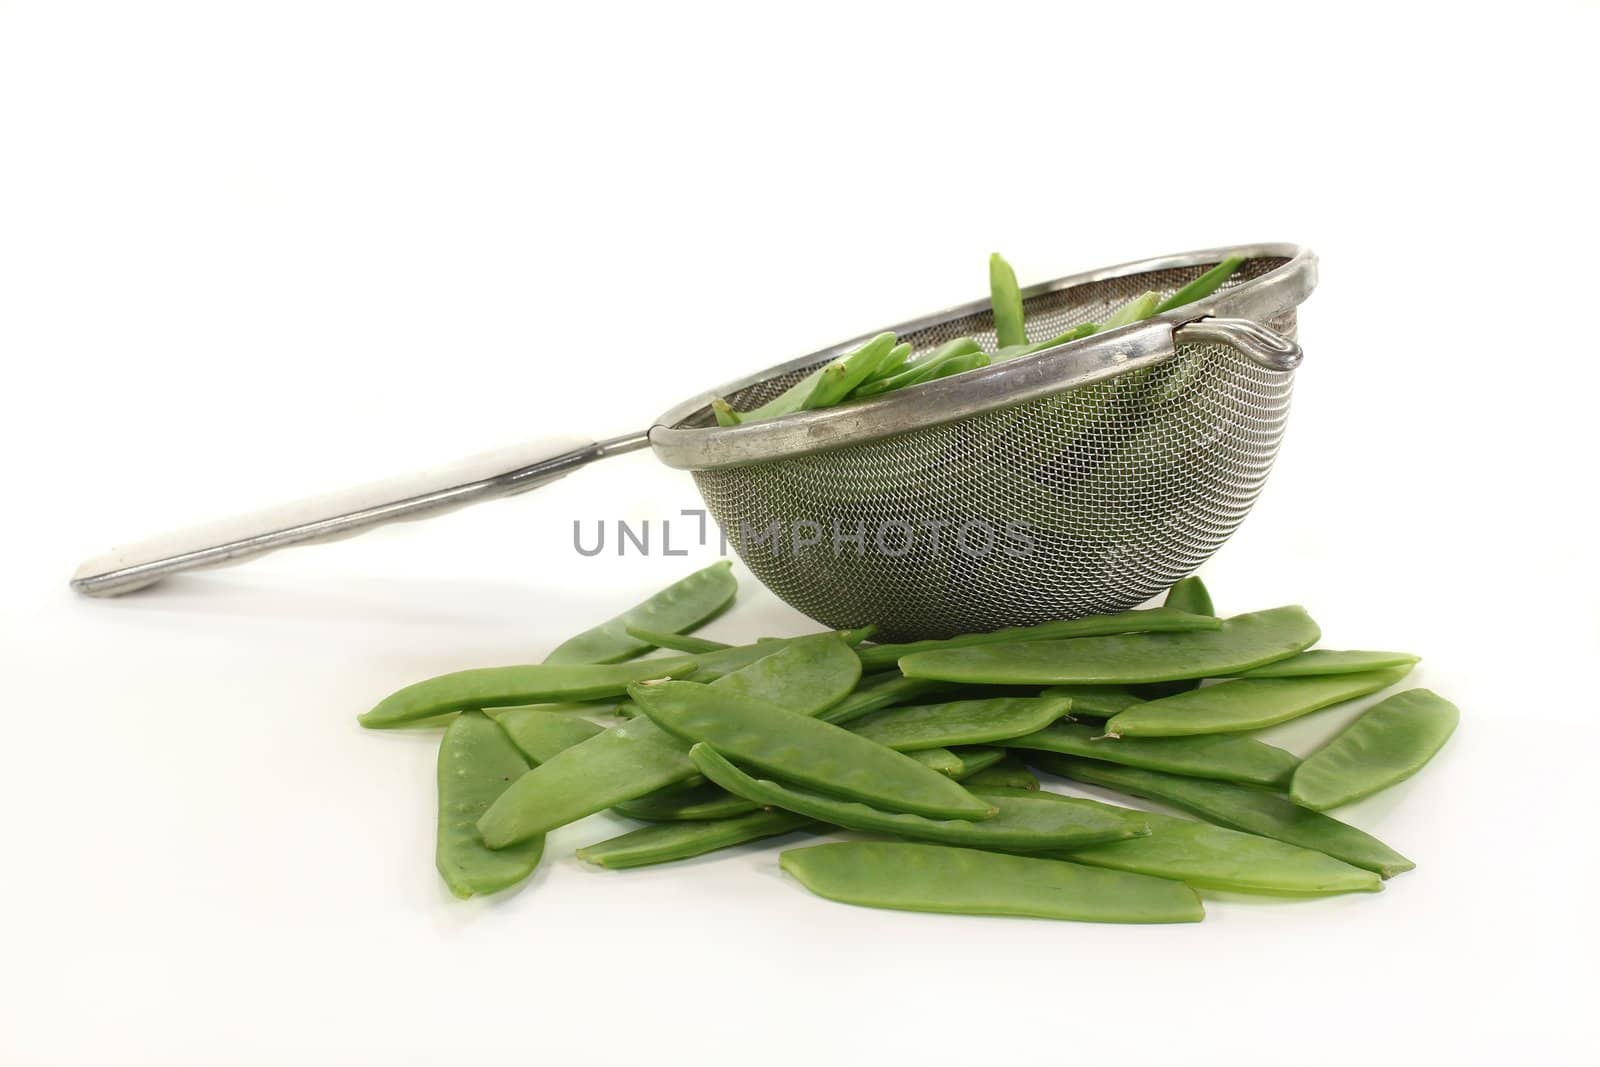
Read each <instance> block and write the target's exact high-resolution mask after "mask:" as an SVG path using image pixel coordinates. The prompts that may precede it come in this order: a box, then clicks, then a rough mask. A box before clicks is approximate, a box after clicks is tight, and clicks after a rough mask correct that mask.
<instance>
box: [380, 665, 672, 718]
mask: <svg viewBox="0 0 1600 1067" xmlns="http://www.w3.org/2000/svg"><path fill="white" fill-rule="evenodd" d="M696 666H698V664H697V663H696V662H695V661H694V660H692V659H690V658H689V657H687V656H674V657H663V658H661V659H643V660H634V661H632V662H629V663H610V664H566V663H536V664H524V665H522V666H518V667H479V668H477V669H475V670H468V671H456V672H455V673H453V674H441V675H439V676H438V677H437V678H430V679H428V680H427V681H425V682H417V683H416V684H414V685H408V686H406V687H405V688H404V689H401V690H399V691H398V692H396V693H392V694H390V695H389V696H387V697H384V698H383V699H382V700H380V701H379V702H378V704H377V706H376V707H374V708H373V709H372V710H371V711H369V712H367V713H366V714H365V715H362V716H360V717H359V719H358V721H359V722H360V723H361V725H362V726H365V727H366V728H367V729H369V730H384V729H388V728H390V727H393V726H405V725H407V724H409V723H414V722H420V721H422V720H424V719H432V718H434V717H436V716H439V715H448V714H450V713H451V712H455V711H468V710H479V711H481V710H482V709H484V708H506V707H517V706H520V705H523V704H550V703H557V702H562V701H587V700H601V699H604V698H606V697H619V696H622V695H623V694H624V693H626V692H627V691H628V685H629V683H631V682H642V681H645V680H647V679H650V678H678V677H682V676H683V675H686V674H689V673H690V672H692V671H693V670H694V669H695V668H696Z"/></svg>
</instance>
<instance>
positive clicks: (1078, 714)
mask: <svg viewBox="0 0 1600 1067" xmlns="http://www.w3.org/2000/svg"><path fill="white" fill-rule="evenodd" d="M1039 695H1040V696H1042V697H1066V698H1067V699H1068V700H1070V701H1072V717H1073V718H1074V719H1109V718H1111V716H1113V715H1115V714H1117V713H1118V712H1121V711H1126V710H1128V709H1129V708H1131V707H1133V706H1134V705H1135V704H1137V703H1139V702H1140V701H1139V697H1138V695H1137V694H1136V693H1134V691H1133V690H1132V689H1129V688H1128V687H1127V686H1125V685H1053V686H1051V687H1050V688H1048V689H1045V690H1042V691H1041V692H1040V693H1039Z"/></svg>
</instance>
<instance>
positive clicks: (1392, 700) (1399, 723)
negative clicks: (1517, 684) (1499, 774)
mask: <svg viewBox="0 0 1600 1067" xmlns="http://www.w3.org/2000/svg"><path fill="white" fill-rule="evenodd" d="M1460 720H1461V712H1460V711H1459V710H1458V709H1457V708H1456V706H1455V705H1454V704H1452V703H1450V702H1449V701H1448V700H1446V699H1444V698H1443V697H1441V696H1439V695H1438V694H1437V693H1434V692H1432V691H1431V690H1427V689H1408V690H1406V691H1405V692H1404V693H1396V694H1395V695H1394V696H1392V697H1389V698H1388V699H1387V700H1381V701H1379V702H1378V703H1376V704H1374V705H1373V706H1372V707H1370V708H1368V709H1367V710H1366V711H1365V712H1364V713H1363V714H1362V715H1361V717H1360V718H1358V719H1357V720H1356V721H1355V722H1353V723H1351V724H1350V725H1349V726H1347V727H1345V729H1344V730H1343V731H1342V732H1341V733H1340V734H1339V735H1338V736H1336V737H1335V738H1334V739H1333V740H1332V741H1329V742H1328V743H1327V744H1326V745H1325V746H1323V747H1322V748H1321V749H1319V750H1318V751H1316V752H1313V753H1312V754H1311V755H1309V756H1307V757H1306V759H1305V762H1303V763H1301V764H1300V768H1299V770H1297V771H1295V772H1294V781H1293V782H1292V783H1291V784H1290V786H1289V799H1290V800H1292V801H1294V802H1295V803H1296V804H1299V805H1300V806H1301V807H1303V808H1311V809H1313V810H1315V811H1326V810H1327V809H1329V808H1336V807H1338V806H1339V805H1341V804H1348V803H1350V802H1351V801H1352V800H1360V799H1361V798H1362V797H1366V796H1371V795H1372V794H1373V793H1376V792H1378V791H1379V790H1382V789H1387V788H1389V787H1390V786H1391V785H1394V784H1395V783H1396V782H1403V781H1405V780H1406V779H1407V778H1410V777H1411V776H1412V775H1413V774H1416V773H1417V772H1418V771H1420V770H1421V769H1422V768H1423V767H1424V766H1425V765H1426V764H1427V762H1428V761H1429V760H1431V759H1432V758H1433V757H1434V754H1435V753H1437V752H1438V751H1439V749H1441V748H1443V747H1444V743H1445V742H1446V741H1448V740H1450V735H1451V734H1452V733H1454V732H1455V729H1456V724H1457V723H1458V722H1459V721H1460Z"/></svg>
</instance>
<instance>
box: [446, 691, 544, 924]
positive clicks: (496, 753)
mask: <svg viewBox="0 0 1600 1067" xmlns="http://www.w3.org/2000/svg"><path fill="white" fill-rule="evenodd" d="M527 769H528V761H527V760H525V759H523V758H522V755H521V754H520V753H519V752H518V751H517V748H516V746H515V745H513V744H512V743H511V739H510V738H509V737H507V736H506V735H505V731H503V730H501V729H500V727H498V726H496V725H495V724H494V722H493V720H491V719H489V718H488V717H487V716H485V715H484V714H483V713H482V712H480V711H468V712H465V713H464V714H461V715H457V716H456V717H455V718H454V719H453V720H451V722H450V725H449V726H448V727H446V728H445V731H444V737H443V739H442V740H440V742H439V833H438V844H437V846H436V848H435V862H436V864H437V866H438V868H439V873H440V874H441V875H442V876H443V877H444V881H445V884H446V885H448V886H449V887H450V892H452V893H454V894H455V895H456V896H458V897H461V898H462V899H466V898H467V897H471V896H478V895H482V894H488V893H498V892H500V891H501V890H502V889H509V888H510V887H511V886H514V885H516V884H517V883H519V882H521V881H522V880H523V879H524V878H526V877H528V875H530V874H532V873H533V869H534V868H535V867H537V866H538V865H539V858H540V856H542V855H543V854H544V838H543V837H535V838H531V839H529V840H527V841H524V842H523V843H522V844H520V845H517V846H516V847H514V848H508V849H505V850H503V851H500V852H495V851H493V850H491V849H488V848H485V847H484V844H483V842H482V841H481V840H479V838H478V831H477V829H476V827H475V825H474V824H475V823H476V822H477V821H478V816H480V815H482V814H483V813H484V811H485V810H487V809H488V807H489V805H490V804H492V803H493V802H494V800H495V798H496V797H498V796H499V795H500V794H501V793H502V792H503V791H504V790H505V788H506V786H507V785H509V784H510V783H511V782H512V781H513V780H515V779H516V778H517V777H518V776H519V775H521V774H522V772H524V771H526V770H527Z"/></svg>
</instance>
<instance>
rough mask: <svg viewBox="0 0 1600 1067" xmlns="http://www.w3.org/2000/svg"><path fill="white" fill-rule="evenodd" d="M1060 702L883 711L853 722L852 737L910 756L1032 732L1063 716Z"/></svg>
mask: <svg viewBox="0 0 1600 1067" xmlns="http://www.w3.org/2000/svg"><path fill="white" fill-rule="evenodd" d="M1071 706H1072V702H1071V701H1069V700H1063V699H1061V698H1059V697H1057V698H1051V697H994V698H991V699H988V700H958V701H953V702H951V703H948V704H915V705H910V706H907V707H898V708H886V709H884V710H883V711H877V712H873V713H872V714H871V715H868V716H865V717H863V718H861V719H857V720H856V721H855V722H854V723H853V724H852V725H851V727H850V729H851V730H852V732H854V733H856V734H859V735H860V736H862V737H865V738H867V739H868V740H870V741H876V742H877V743H878V744H880V745H885V746H887V747H889V748H893V749H898V750H899V751H901V752H909V751H913V750H915V749H920V748H935V747H944V746H947V745H981V744H988V743H992V742H996V741H1004V740H1005V739H1006V738H1008V737H1016V736H1018V735H1020V734H1027V733H1032V732H1034V731H1035V730H1042V729H1044V728H1045V727H1046V726H1049V725H1050V724H1051V723H1053V722H1055V721H1056V720H1057V719H1059V718H1061V717H1062V716H1064V715H1066V714H1067V709H1068V708H1070V707H1071Z"/></svg>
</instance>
